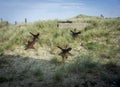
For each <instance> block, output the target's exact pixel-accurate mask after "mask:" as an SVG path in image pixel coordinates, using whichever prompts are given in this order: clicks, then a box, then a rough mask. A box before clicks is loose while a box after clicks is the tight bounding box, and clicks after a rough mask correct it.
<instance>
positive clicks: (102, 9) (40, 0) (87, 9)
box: [0, 0, 120, 23]
mask: <svg viewBox="0 0 120 87" xmlns="http://www.w3.org/2000/svg"><path fill="white" fill-rule="evenodd" d="M80 14H85V15H90V16H100V15H101V14H103V15H104V17H120V0H0V18H2V19H3V20H7V21H9V22H11V23H14V22H15V21H17V22H23V21H24V19H25V18H27V20H28V22H34V21H38V20H54V19H69V18H72V17H75V16H77V15H80Z"/></svg>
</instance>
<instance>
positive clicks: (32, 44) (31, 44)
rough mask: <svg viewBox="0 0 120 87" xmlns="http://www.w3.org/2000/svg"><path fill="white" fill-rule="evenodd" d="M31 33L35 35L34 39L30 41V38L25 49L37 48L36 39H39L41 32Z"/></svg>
mask: <svg viewBox="0 0 120 87" xmlns="http://www.w3.org/2000/svg"><path fill="white" fill-rule="evenodd" d="M30 34H31V35H32V36H33V39H32V41H30V40H28V41H27V45H26V48H25V50H27V49H35V48H34V44H35V43H36V40H37V39H38V37H39V35H40V34H39V33H37V34H33V33H31V32H30Z"/></svg>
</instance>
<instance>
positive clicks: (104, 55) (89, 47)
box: [0, 15, 120, 87]
mask: <svg viewBox="0 0 120 87" xmlns="http://www.w3.org/2000/svg"><path fill="white" fill-rule="evenodd" d="M70 20H72V21H73V22H83V23H88V24H89V25H88V26H87V27H86V28H85V29H83V30H82V31H81V32H82V33H81V34H80V35H79V36H78V37H77V38H76V40H74V39H73V38H72V36H71V32H70V29H59V28H58V27H57V23H58V21H59V20H48V21H37V22H34V23H27V24H24V23H23V24H17V25H12V24H9V26H7V27H6V25H5V23H2V22H0V69H4V68H6V67H8V66H9V65H12V64H13V65H14V64H15V65H16V64H17V66H16V67H18V68H19V69H20V71H19V70H17V69H18V68H16V67H14V66H13V65H12V68H13V72H11V74H12V75H13V73H16V74H14V75H13V76H14V77H15V78H11V76H10V78H8V77H6V76H5V77H2V76H0V82H1V83H3V82H9V81H14V79H16V78H18V77H19V80H22V81H24V80H26V79H27V78H30V79H31V78H32V77H35V78H34V80H35V81H36V80H37V81H38V82H41V83H39V84H38V83H35V84H38V85H42V86H43V87H74V86H75V85H76V83H75V82H76V81H79V80H80V82H81V81H83V82H84V81H85V80H86V79H87V80H91V79H92V78H91V77H94V78H97V79H94V80H95V81H96V82H97V83H96V84H97V86H96V87H100V86H99V84H103V85H104V86H105V87H110V86H112V85H115V86H117V84H118V82H119V77H120V72H119V68H120V67H119V66H120V55H119V52H120V44H119V43H120V25H119V24H120V19H119V18H102V17H91V16H85V15H79V16H77V17H75V18H71V19H70ZM29 32H32V33H38V32H39V33H40V37H39V39H38V40H37V42H36V44H35V50H27V51H25V50H24V46H25V43H26V40H31V39H32V36H31V35H30V33H29ZM66 45H69V46H70V47H72V50H71V54H72V55H71V56H69V57H68V59H67V61H66V62H64V63H63V62H62V61H61V56H59V55H58V54H59V53H60V50H59V49H58V48H57V46H61V47H65V46H66ZM9 52H12V53H14V56H13V60H14V61H13V60H12V62H10V61H11V60H10V59H11V57H10V56H5V55H6V54H9ZM15 55H19V56H15ZM31 55H32V58H33V59H36V58H37V59H38V60H36V62H34V61H33V59H32V60H31V59H30V58H31ZM3 56H5V58H3ZM9 57H10V58H9ZM19 57H21V58H22V57H25V58H23V59H20V58H19ZM16 58H17V59H16ZM41 58H42V59H43V60H45V61H43V60H41ZM16 60H19V61H16ZM39 60H40V61H39ZM30 61H32V63H31V62H30ZM37 61H39V62H37ZM26 64H28V65H26ZM22 65H25V67H23V66H22ZM9 68H10V67H8V73H9V72H10V70H9ZM22 69H23V71H21V70H22ZM0 71H1V70H0ZM16 71H17V72H16ZM1 72H2V71H1ZM17 75H19V76H17ZM20 75H21V76H20ZM28 76H29V77H28ZM30 76H31V77H30ZM110 76H111V77H110ZM50 79H51V80H50ZM17 80H18V79H17ZM91 81H92V80H91ZM46 82H48V83H47V84H45V83H46ZM110 82H111V83H110ZM114 82H115V83H114ZM26 84H27V83H26ZM32 84H34V82H33V83H32ZM48 84H49V86H48ZM80 84H82V83H80ZM103 85H101V87H102V86H103ZM80 86H81V87H82V85H80Z"/></svg>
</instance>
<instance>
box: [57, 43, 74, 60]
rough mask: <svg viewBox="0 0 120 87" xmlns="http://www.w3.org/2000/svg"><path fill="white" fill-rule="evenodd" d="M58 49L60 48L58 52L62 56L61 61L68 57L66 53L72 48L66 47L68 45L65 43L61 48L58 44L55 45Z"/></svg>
mask: <svg viewBox="0 0 120 87" xmlns="http://www.w3.org/2000/svg"><path fill="white" fill-rule="evenodd" d="M57 47H58V48H59V49H61V51H62V52H61V53H60V54H59V55H60V56H62V61H65V60H66V59H67V58H68V55H69V54H70V53H69V51H71V50H72V48H71V47H68V45H66V47H64V48H62V47H60V46H57Z"/></svg>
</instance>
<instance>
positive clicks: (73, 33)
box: [71, 28, 81, 39]
mask: <svg viewBox="0 0 120 87" xmlns="http://www.w3.org/2000/svg"><path fill="white" fill-rule="evenodd" d="M71 33H72V37H73V39H75V38H76V37H78V35H79V34H81V32H80V31H78V32H77V31H76V28H75V29H74V31H72V30H71Z"/></svg>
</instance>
